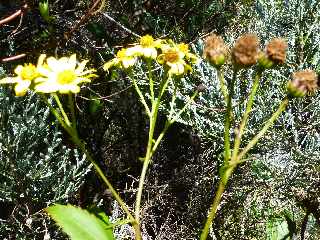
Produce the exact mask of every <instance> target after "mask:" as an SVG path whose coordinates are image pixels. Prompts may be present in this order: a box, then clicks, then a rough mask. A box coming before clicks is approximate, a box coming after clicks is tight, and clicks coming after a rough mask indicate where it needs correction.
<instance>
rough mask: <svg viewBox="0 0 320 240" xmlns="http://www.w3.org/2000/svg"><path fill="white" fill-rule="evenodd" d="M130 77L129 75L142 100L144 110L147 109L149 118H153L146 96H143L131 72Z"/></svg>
mask: <svg viewBox="0 0 320 240" xmlns="http://www.w3.org/2000/svg"><path fill="white" fill-rule="evenodd" d="M128 75H129V77H130V79H131V81H132V83H133V86H134V88H135V90H136V92H137V93H138V96H139V98H140V101H141V103H142V104H143V106H144V108H145V109H146V112H147V115H148V117H149V118H150V117H151V111H150V109H149V107H148V104H147V102H146V100H145V98H144V96H143V94H142V92H141V90H140V88H139V86H138V84H137V81H136V80H135V78H134V77H133V76H132V73H130V72H129V74H128Z"/></svg>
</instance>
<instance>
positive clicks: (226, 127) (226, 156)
mask: <svg viewBox="0 0 320 240" xmlns="http://www.w3.org/2000/svg"><path fill="white" fill-rule="evenodd" d="M236 78H237V70H236V69H235V70H234V71H233V77H232V80H231V82H230V85H229V95H228V101H227V112H226V119H225V123H224V163H225V164H227V163H228V161H229V159H230V127H231V114H232V97H233V94H234V84H235V81H236Z"/></svg>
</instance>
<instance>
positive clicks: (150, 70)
mask: <svg viewBox="0 0 320 240" xmlns="http://www.w3.org/2000/svg"><path fill="white" fill-rule="evenodd" d="M147 65H148V78H149V87H150V95H151V101H154V87H153V77H152V66H151V59H148V60H147Z"/></svg>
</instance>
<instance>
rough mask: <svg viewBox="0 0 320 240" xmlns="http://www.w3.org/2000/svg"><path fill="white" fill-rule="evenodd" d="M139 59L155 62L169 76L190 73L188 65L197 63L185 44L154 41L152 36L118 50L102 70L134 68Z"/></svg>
mask: <svg viewBox="0 0 320 240" xmlns="http://www.w3.org/2000/svg"><path fill="white" fill-rule="evenodd" d="M139 58H145V59H149V60H155V61H157V62H158V63H159V64H161V65H164V66H165V67H166V68H168V73H169V75H182V74H184V73H187V72H189V71H192V67H191V65H190V64H191V63H196V62H197V61H198V58H197V57H196V56H195V55H194V54H192V53H190V52H189V47H188V45H187V44H185V43H180V44H176V43H174V42H173V41H172V40H161V39H157V40H155V39H154V38H153V37H152V36H150V35H145V36H143V37H141V39H140V42H139V44H136V45H134V46H132V47H128V48H122V49H121V50H119V51H118V53H117V56H116V57H115V58H113V59H112V60H110V61H108V62H107V63H105V64H104V66H103V68H104V70H105V71H108V70H109V69H110V68H112V67H117V68H124V69H127V68H130V67H132V66H134V65H135V64H136V62H137V60H138V59H139Z"/></svg>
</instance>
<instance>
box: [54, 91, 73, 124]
mask: <svg viewBox="0 0 320 240" xmlns="http://www.w3.org/2000/svg"><path fill="white" fill-rule="evenodd" d="M52 96H53V97H54V100H56V102H57V104H58V107H59V109H60V112H61V114H62V116H63V118H64V121H65V123H66V124H67V125H68V126H71V123H70V121H69V118H68V115H67V114H66V112H65V111H64V109H63V106H62V104H61V102H60V99H59V96H58V95H57V94H56V93H52Z"/></svg>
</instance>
